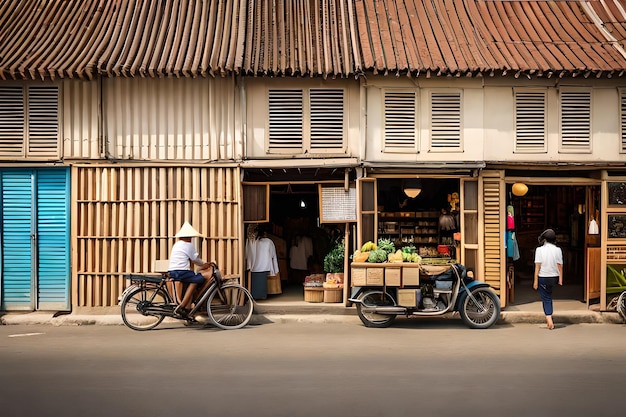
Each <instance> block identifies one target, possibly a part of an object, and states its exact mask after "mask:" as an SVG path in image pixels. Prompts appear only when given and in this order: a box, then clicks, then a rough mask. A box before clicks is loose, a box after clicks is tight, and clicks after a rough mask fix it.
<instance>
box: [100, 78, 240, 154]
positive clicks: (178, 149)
mask: <svg viewBox="0 0 626 417" xmlns="http://www.w3.org/2000/svg"><path fill="white" fill-rule="evenodd" d="M102 84H103V86H102V89H103V91H102V95H103V112H104V115H103V119H104V120H103V126H104V128H103V136H104V138H105V141H106V142H105V148H106V153H107V154H108V155H109V156H110V157H112V158H115V159H133V160H168V161H169V160H174V159H175V160H211V161H223V160H238V159H241V156H242V140H241V117H240V106H239V102H240V96H239V93H238V91H239V90H238V87H237V86H236V83H235V80H234V78H165V79H163V78H156V79H152V78H139V79H138V78H106V79H104V80H103V83H102Z"/></svg>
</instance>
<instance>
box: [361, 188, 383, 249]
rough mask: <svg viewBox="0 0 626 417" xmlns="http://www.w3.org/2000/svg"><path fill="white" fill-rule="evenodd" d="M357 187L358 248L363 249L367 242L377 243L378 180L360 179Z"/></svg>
mask: <svg viewBox="0 0 626 417" xmlns="http://www.w3.org/2000/svg"><path fill="white" fill-rule="evenodd" d="M356 185H357V204H358V207H357V216H358V217H359V222H358V224H357V246H358V247H361V246H362V245H363V244H364V243H365V242H368V241H372V242H376V241H377V240H378V239H377V237H378V236H377V231H378V212H377V211H376V210H377V205H378V203H377V198H376V194H377V191H376V179H375V178H359V179H358V180H357V182H356Z"/></svg>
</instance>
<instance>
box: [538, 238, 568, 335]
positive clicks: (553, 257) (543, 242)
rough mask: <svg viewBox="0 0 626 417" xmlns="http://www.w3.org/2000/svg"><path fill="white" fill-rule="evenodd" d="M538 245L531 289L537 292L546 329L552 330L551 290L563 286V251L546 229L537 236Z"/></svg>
mask: <svg viewBox="0 0 626 417" xmlns="http://www.w3.org/2000/svg"><path fill="white" fill-rule="evenodd" d="M538 240H539V244H540V246H539V247H537V249H536V251H535V276H534V280H533V288H534V289H535V290H539V296H540V297H541V302H542V305H543V312H544V314H545V315H546V323H547V325H548V329H550V330H552V329H554V321H553V320H552V314H553V313H554V308H553V305H552V288H553V287H554V286H556V285H557V284H558V285H563V251H562V250H561V248H559V247H558V246H556V233H555V232H554V230H552V229H546V230H545V231H544V232H543V233H541V235H539V239H538Z"/></svg>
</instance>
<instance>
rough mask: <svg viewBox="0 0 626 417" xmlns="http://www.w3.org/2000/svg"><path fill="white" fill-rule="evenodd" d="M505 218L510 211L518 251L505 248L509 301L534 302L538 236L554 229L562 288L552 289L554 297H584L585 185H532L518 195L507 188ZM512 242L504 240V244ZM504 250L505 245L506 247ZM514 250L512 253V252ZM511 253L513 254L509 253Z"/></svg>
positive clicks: (574, 298)
mask: <svg viewBox="0 0 626 417" xmlns="http://www.w3.org/2000/svg"><path fill="white" fill-rule="evenodd" d="M507 191H508V192H507V196H508V201H507V218H509V217H510V214H511V212H513V218H514V225H513V228H511V226H512V225H511V224H507V229H508V233H509V235H508V236H510V232H511V230H513V231H514V232H515V234H514V238H515V241H516V244H517V247H518V251H511V250H507V259H508V268H509V270H510V269H511V268H513V270H514V281H513V282H512V283H510V284H511V285H514V288H510V289H509V291H511V290H512V291H513V292H512V293H513V294H514V297H512V298H513V300H512V304H515V305H517V304H525V303H529V302H534V301H537V299H538V295H537V294H536V292H535V291H534V290H533V288H532V285H533V275H534V268H535V263H534V255H535V249H536V248H537V245H538V237H539V235H540V234H541V233H542V232H543V231H544V230H545V229H547V228H551V229H554V231H555V232H556V235H557V246H559V247H560V248H561V249H562V251H563V287H560V288H558V289H556V290H555V292H554V297H555V298H558V299H568V300H578V301H581V302H583V301H584V298H585V271H586V218H587V217H586V198H587V186H576V185H572V186H563V185H558V186H557V185H532V186H530V187H529V190H528V192H527V194H525V195H524V196H521V197H518V196H515V195H513V194H512V192H511V186H510V185H509V186H508V190H507ZM511 244H514V243H513V242H512V241H511V239H507V245H508V246H510V245H511ZM507 249H508V247H507ZM514 252H515V253H514ZM512 255H513V256H512Z"/></svg>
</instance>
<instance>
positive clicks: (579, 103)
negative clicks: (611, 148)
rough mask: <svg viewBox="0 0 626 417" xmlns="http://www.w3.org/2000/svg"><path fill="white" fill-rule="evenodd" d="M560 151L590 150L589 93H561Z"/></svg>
mask: <svg viewBox="0 0 626 417" xmlns="http://www.w3.org/2000/svg"><path fill="white" fill-rule="evenodd" d="M560 96H561V97H560V98H561V150H562V151H567V152H572V151H589V150H591V92H589V91H561V95H560Z"/></svg>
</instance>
